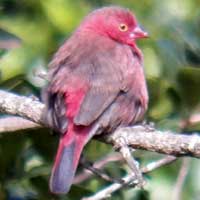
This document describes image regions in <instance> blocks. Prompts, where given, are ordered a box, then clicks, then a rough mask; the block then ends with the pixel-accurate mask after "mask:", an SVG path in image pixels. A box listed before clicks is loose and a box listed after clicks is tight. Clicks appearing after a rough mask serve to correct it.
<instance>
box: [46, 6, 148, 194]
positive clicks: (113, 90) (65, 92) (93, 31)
mask: <svg viewBox="0 0 200 200" xmlns="http://www.w3.org/2000/svg"><path fill="white" fill-rule="evenodd" d="M147 36H148V35H147V33H146V32H144V31H143V30H142V29H141V28H140V27H139V25H138V23H137V21H136V18H135V16H134V15H133V14H132V13H131V12H130V11H129V10H128V9H124V8H121V7H113V6H111V7H104V8H100V9H97V10H95V11H93V12H92V13H90V14H89V15H88V16H87V17H86V18H85V19H84V20H83V22H82V23H81V25H80V26H79V28H78V29H77V30H76V31H75V32H74V33H73V34H72V36H71V37H70V38H69V39H68V40H67V41H66V42H65V43H64V45H63V46H62V47H61V48H60V49H59V50H58V52H57V53H56V54H55V56H54V58H53V60H52V62H51V63H50V69H49V83H48V86H47V88H46V90H45V102H46V105H47V120H48V123H49V124H50V125H51V126H52V127H53V128H54V129H55V130H57V131H58V132H59V133H61V136H60V142H59V147H58V151H57V155H56V158H55V163H54V166H53V169H52V174H51V178H50V190H51V191H52V192H53V193H67V192H68V191H69V189H70V187H71V184H72V181H73V178H74V175H75V172H76V169H77V165H78V162H79V158H80V155H81V152H82V150H83V147H84V146H85V145H86V143H87V142H88V141H89V140H90V139H91V138H92V137H93V136H94V135H95V134H100V133H103V132H106V133H109V132H112V131H114V130H115V129H116V128H117V127H119V126H120V127H121V126H128V125H132V124H134V123H136V122H138V121H139V120H141V119H142V118H143V115H144V113H145V111H146V109H147V105H148V93H147V88H146V81H145V77H144V71H143V56H142V53H141V51H140V50H139V49H138V47H137V46H136V43H135V41H136V39H140V38H146V37H147Z"/></svg>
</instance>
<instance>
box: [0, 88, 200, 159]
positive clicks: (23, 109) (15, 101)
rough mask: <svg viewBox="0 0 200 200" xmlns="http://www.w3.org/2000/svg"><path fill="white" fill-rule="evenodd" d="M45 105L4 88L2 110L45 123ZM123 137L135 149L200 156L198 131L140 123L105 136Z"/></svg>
mask: <svg viewBox="0 0 200 200" xmlns="http://www.w3.org/2000/svg"><path fill="white" fill-rule="evenodd" d="M44 109H45V106H44V104H43V103H41V102H39V101H37V100H34V99H33V98H29V97H25V96H19V95H16V94H13V93H10V92H5V91H2V90H0V112H1V113H4V114H9V115H17V116H20V117H22V118H24V119H28V120H30V121H32V122H35V123H37V124H40V125H43V126H44V125H45V122H44V120H43V112H44ZM24 123H25V121H24ZM1 125H2V124H1ZM10 126H12V124H11V125H10ZM27 128H28V126H27ZM1 130H3V128H1ZM12 130H13V129H12ZM120 138H122V139H123V140H126V144H127V145H128V146H131V147H132V148H134V149H144V150H148V151H154V152H158V153H163V154H168V155H174V156H191V157H196V158H200V136H198V135H197V134H193V135H184V134H177V133H174V132H171V131H159V130H156V129H154V128H151V127H149V126H146V125H136V126H133V127H127V128H120V129H118V130H116V131H115V132H114V133H112V134H110V135H107V136H104V137H103V138H102V139H101V140H102V141H103V142H106V143H110V144H112V145H113V146H118V147H119V148H120V146H119V144H118V143H117V142H116V141H119V139H120Z"/></svg>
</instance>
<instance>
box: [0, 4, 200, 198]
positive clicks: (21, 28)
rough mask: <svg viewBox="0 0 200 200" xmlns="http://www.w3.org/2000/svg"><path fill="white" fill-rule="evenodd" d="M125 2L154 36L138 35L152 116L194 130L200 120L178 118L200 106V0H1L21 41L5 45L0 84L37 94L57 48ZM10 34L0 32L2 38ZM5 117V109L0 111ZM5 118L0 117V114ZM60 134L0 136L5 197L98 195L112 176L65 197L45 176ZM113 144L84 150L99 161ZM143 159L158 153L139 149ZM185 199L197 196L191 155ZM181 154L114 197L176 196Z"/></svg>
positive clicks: (112, 169) (0, 10)
mask: <svg viewBox="0 0 200 200" xmlns="http://www.w3.org/2000/svg"><path fill="white" fill-rule="evenodd" d="M105 5H121V6H124V7H128V8H130V9H131V10H132V11H134V13H135V15H136V16H137V18H138V21H139V22H140V24H142V26H143V27H145V30H147V31H148V32H149V35H150V38H149V39H147V40H142V41H139V42H138V45H139V47H140V48H141V49H142V51H143V53H144V59H145V61H144V66H145V73H146V77H147V83H148V88H149V95H150V104H149V110H148V113H147V116H146V118H147V120H148V121H153V122H155V125H156V127H158V128H159V129H163V130H164V129H170V130H173V131H177V132H187V134H191V133H192V132H194V131H198V130H199V128H200V123H197V124H195V125H192V126H187V127H185V128H184V130H183V128H181V127H180V123H181V122H182V121H183V120H184V119H187V118H188V117H189V116H191V115H193V114H195V113H199V112H200V9H199V6H200V1H199V0H192V1H191V0H163V1H161V0H151V1H150V0H126V1H124V0H116V1H111V0H110V1H109V0H94V1H92V0H83V1H78V0H74V1H70V0H0V28H1V29H4V30H6V31H8V32H11V33H13V34H15V35H16V36H18V37H19V38H20V39H21V46H20V47H19V48H15V49H13V50H10V51H5V50H4V51H3V50H1V52H0V53H1V54H0V55H1V58H0V88H1V89H4V90H7V91H13V92H16V93H19V94H23V95H27V96H31V95H34V96H37V97H39V96H40V90H41V87H42V86H43V85H44V80H42V79H40V78H38V77H37V78H36V77H35V75H34V74H35V73H38V72H41V71H42V70H44V69H45V68H46V67H47V65H48V62H49V61H50V60H51V57H52V55H53V53H54V52H55V51H56V49H57V48H58V47H59V46H60V45H61V44H62V43H63V41H64V40H65V39H66V38H67V37H68V36H69V35H70V33H71V32H72V31H73V30H74V29H75V27H77V26H78V24H79V23H80V21H81V19H82V18H83V17H84V16H85V15H86V14H87V13H88V12H90V11H91V10H93V9H95V8H98V7H101V6H105ZM4 39H5V38H4V37H3V35H2V34H1V32H0V40H4ZM2 116H3V115H2ZM0 117H1V116H0ZM57 142H58V137H56V136H52V135H51V134H50V131H49V130H45V129H40V130H35V131H19V132H18V133H16V134H5V135H2V136H1V137H0V199H9V200H15V199H16V200H25V199H42V200H43V199H44V200H45V199H70V200H74V199H75V200H76V199H79V198H80V197H82V196H85V195H88V194H93V193H95V192H96V191H98V190H100V189H101V188H103V187H106V186H107V185H109V183H107V182H105V181H103V180H101V179H99V178H97V177H93V178H92V179H90V180H88V181H86V182H83V183H82V184H79V185H76V186H73V187H72V190H71V191H70V193H69V194H68V195H67V196H63V197H55V196H52V195H51V194H50V193H49V190H48V178H49V174H50V169H51V166H52V162H53V158H54V155H55V152H56V146H57ZM112 151H113V150H112V148H111V147H110V146H108V145H105V144H102V143H100V142H97V141H92V142H91V143H90V144H89V145H88V146H87V147H86V149H85V151H84V154H85V155H86V156H87V157H88V158H89V159H90V160H92V161H95V160H98V159H99V158H101V157H103V156H105V155H106V154H108V153H109V152H112ZM137 156H138V157H139V158H140V161H141V163H142V164H143V165H144V164H145V163H148V162H150V161H153V160H156V159H158V158H160V157H161V155H158V154H155V153H148V152H139V153H137ZM189 162H190V167H189V173H188V176H187V178H186V182H185V185H184V188H183V195H182V199H183V200H187V199H199V196H200V181H199V180H200V173H199V167H200V166H199V165H200V162H199V161H198V160H196V159H190V160H189ZM180 166H181V160H180V161H178V162H175V163H174V164H172V165H170V166H165V167H162V168H161V169H158V170H155V171H154V172H152V173H150V174H148V176H146V178H147V185H146V187H145V191H142V192H141V191H139V190H137V189H124V190H121V191H119V192H117V193H115V194H114V195H113V196H112V198H111V199H125V200H129V199H130V200H131V199H133V198H134V199H136V200H138V199H153V200H157V199H159V200H160V199H162V200H169V199H171V198H172V193H173V191H174V186H175V183H176V179H177V176H178V173H179V169H180ZM126 169H127V167H126V165H125V164H117V165H116V163H110V164H108V165H107V166H106V168H105V171H106V172H107V173H108V174H109V175H111V176H117V177H122V176H123V175H125V173H126Z"/></svg>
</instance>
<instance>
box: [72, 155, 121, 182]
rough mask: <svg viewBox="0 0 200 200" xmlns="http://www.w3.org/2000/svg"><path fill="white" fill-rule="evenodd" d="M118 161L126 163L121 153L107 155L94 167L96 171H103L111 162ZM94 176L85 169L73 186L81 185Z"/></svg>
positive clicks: (96, 162)
mask: <svg viewBox="0 0 200 200" xmlns="http://www.w3.org/2000/svg"><path fill="white" fill-rule="evenodd" d="M116 161H121V162H122V161H124V159H123V158H122V156H121V154H119V153H116V152H114V153H110V154H108V155H106V156H105V157H103V158H101V159H99V160H98V161H95V163H93V167H94V168H96V169H102V168H104V166H105V165H106V164H108V163H109V162H116ZM93 175H94V174H93V173H92V172H91V171H90V170H88V169H84V170H83V171H81V172H80V173H79V174H78V175H76V177H75V179H74V181H73V184H79V183H81V182H83V181H86V180H88V179H89V178H91V177H92V176H93Z"/></svg>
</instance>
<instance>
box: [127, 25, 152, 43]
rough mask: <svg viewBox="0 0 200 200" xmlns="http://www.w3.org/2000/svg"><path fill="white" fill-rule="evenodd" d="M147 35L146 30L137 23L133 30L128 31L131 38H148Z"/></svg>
mask: <svg viewBox="0 0 200 200" xmlns="http://www.w3.org/2000/svg"><path fill="white" fill-rule="evenodd" d="M148 37H149V35H148V33H147V32H146V31H144V30H143V29H142V28H141V27H140V26H139V25H138V26H136V27H135V28H134V29H133V31H132V32H131V33H130V38H131V39H133V40H134V39H140V38H148Z"/></svg>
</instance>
